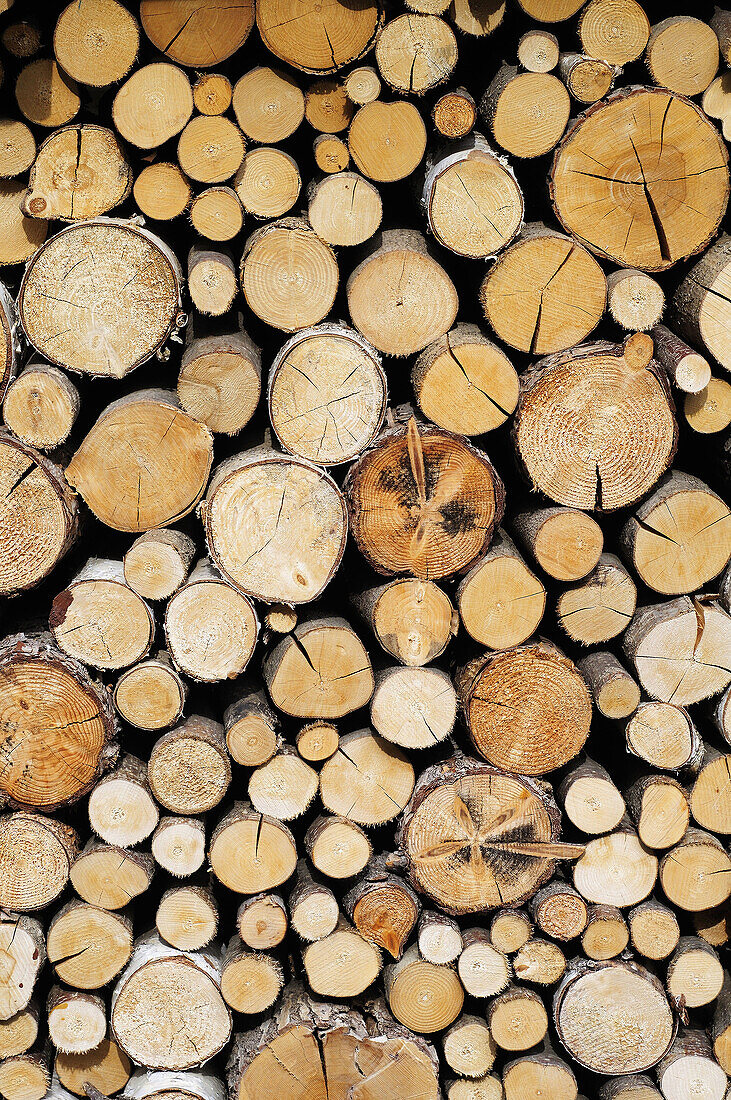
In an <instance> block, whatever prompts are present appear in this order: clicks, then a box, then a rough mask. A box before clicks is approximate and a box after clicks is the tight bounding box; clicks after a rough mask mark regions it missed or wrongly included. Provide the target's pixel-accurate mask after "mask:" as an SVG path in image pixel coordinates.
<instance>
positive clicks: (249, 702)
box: [223, 683, 281, 768]
mask: <svg viewBox="0 0 731 1100" xmlns="http://www.w3.org/2000/svg"><path fill="white" fill-rule="evenodd" d="M223 724H224V728H225V730H226V747H227V749H228V751H229V752H230V754H231V756H232V757H233V759H234V760H235V761H236V763H237V764H244V765H245V766H246V767H249V768H253V767H256V766H257V765H259V764H266V762H267V760H271V758H272V756H274V753H275V752H276V751H277V749H278V748H279V745H280V743H281V738H280V736H279V718H278V716H277V714H276V713H275V711H273V710H272V708H271V707H270V705H269V703H268V701H267V698H266V694H265V692H264V691H254V690H253V688H252V685H251V684H250V683H249V684H247V685H245V686H243V690H241V691H240V692H239V693H237V696H236V698H235V699H234V700H233V701H232V702H231V704H230V705H229V706H228V707H227V709H226V711H225V712H224V715H223Z"/></svg>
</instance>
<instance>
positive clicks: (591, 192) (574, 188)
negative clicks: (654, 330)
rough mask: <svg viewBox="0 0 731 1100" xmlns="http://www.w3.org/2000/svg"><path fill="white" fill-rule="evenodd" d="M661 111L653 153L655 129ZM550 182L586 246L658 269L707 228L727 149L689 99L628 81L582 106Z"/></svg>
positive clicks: (722, 192) (685, 252)
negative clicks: (676, 183) (678, 191)
mask: <svg viewBox="0 0 731 1100" xmlns="http://www.w3.org/2000/svg"><path fill="white" fill-rule="evenodd" d="M706 29H707V28H706ZM668 114H670V115H671V121H670V123H668V122H667V117H668ZM663 117H664V118H665V119H666V125H665V128H664V130H663V135H664V141H663V150H662V154H661V155H660V156H659V158H658V154H657V151H656V149H655V140H656V139H655V134H656V132H657V131H658V130H659V127H660V124H661V122H662V119H663ZM617 135H619V136H617ZM597 161H599V163H600V164H603V165H604V166H605V167H604V168H602V172H601V173H599V174H597V173H594V172H593V170H592V169H591V164H594V165H596V162H597ZM587 163H588V164H589V167H587ZM681 164H682V167H681V168H679V167H678V165H681ZM698 173H700V175H698ZM577 176H579V177H583V181H582V182H579V181H578V180H577ZM668 177H670V178H673V179H674V178H676V177H677V178H678V179H680V180H681V181H682V184H683V186H684V188H685V195H686V199H687V201H688V202H689V203H690V204H691V207H692V209H691V210H690V211H687V210H685V208H681V207H678V206H676V204H675V201H674V199H672V197H671V196H670V193H669V192H668V191H667V190H665V189H664V188H663V186H662V180H663V179H665V178H668ZM633 185H636V186H633ZM550 186H551V198H552V201H553V207H554V210H555V212H556V216H557V217H558V219H559V221H560V222H561V223H562V225H563V226H564V227H565V228H566V230H567V231H568V232H569V233H572V234H573V235H574V236H576V237H578V238H579V240H580V241H583V242H584V243H585V244H587V245H588V246H589V247H590V248H591V249H593V251H594V252H597V253H598V254H599V255H601V256H606V257H607V258H608V259H610V260H614V261H615V262H616V263H619V264H623V265H626V266H628V267H639V268H640V269H641V270H643V271H663V270H665V269H666V268H668V267H670V265H671V264H673V263H675V262H676V261H677V260H680V259H685V258H687V257H688V256H692V255H693V254H694V253H695V252H699V251H700V250H701V249H702V248H704V247H705V246H706V245H707V244H708V242H709V241H710V240H711V239H712V238H713V236H714V235H715V233H716V230H717V229H718V225H719V214H720V212H721V211H722V210H723V209H725V207H726V203H727V201H728V191H729V176H728V164H727V157H726V150H725V148H723V146H722V142H721V138H720V136H719V134H718V133H717V131H716V130H715V128H714V127H713V126H712V124H711V123H710V122H709V121H708V119H707V118H706V116H705V114H703V112H702V111H701V110H700V108H699V107H697V106H696V105H695V104H694V103H691V102H688V101H687V100H685V99H681V98H679V97H677V96H675V95H673V94H672V93H671V92H668V91H665V90H663V89H659V88H658V89H654V88H642V87H631V88H627V89H623V90H622V91H621V92H617V93H616V94H615V95H614V96H611V97H610V98H609V99H608V100H607V101H606V102H600V103H598V104H595V105H594V106H592V107H590V108H589V109H588V110H587V111H585V112H584V114H583V115H580V116H579V118H578V119H577V120H576V121H575V122H574V124H573V125H572V126H571V127H570V128H569V130H568V132H567V134H566V136H565V138H564V139H563V141H562V142H561V144H560V145H559V147H558V149H557V151H556V156H555V158H554V163H553V172H552V174H551V183H550ZM620 192H621V195H622V198H621V200H620V201H619V202H617V201H616V199H615V195H617V194H619V193H620ZM609 214H611V215H612V216H611V217H609V216H608V215H609Z"/></svg>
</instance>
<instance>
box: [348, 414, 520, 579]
mask: <svg viewBox="0 0 731 1100" xmlns="http://www.w3.org/2000/svg"><path fill="white" fill-rule="evenodd" d="M405 412H406V415H408V414H409V412H410V410H409V409H408V408H406V410H405ZM344 492H345V494H346V496H347V498H348V505H349V513H350V526H351V531H352V533H353V537H354V538H355V541H356V543H357V544H358V547H359V549H360V551H361V553H362V554H363V555H364V557H365V558H366V559H367V560H368V561H369V562H370V564H371V565H373V566H374V568H375V569H376V570H377V571H378V572H379V573H386V574H388V573H405V572H408V573H412V574H413V575H415V576H417V577H420V578H425V579H434V580H438V579H439V578H441V577H448V576H451V575H452V574H454V573H457V572H460V571H462V570H465V569H467V568H469V567H470V566H471V565H473V564H475V563H476V562H477V561H478V560H479V559H480V557H481V556H482V555H483V554H484V553H485V551H486V550H487V547H488V546H489V544H490V539H491V537H492V532H493V529H494V527H495V526H496V525H497V524H498V523H499V522H500V519H501V517H502V513H503V504H504V489H503V485H502V482H501V481H500V479H499V477H498V476H497V474H496V473H495V470H494V468H493V466H492V464H491V462H490V460H489V459H488V457H487V455H485V454H483V453H482V452H481V451H478V450H476V449H475V448H474V447H472V446H471V445H470V444H468V443H466V442H465V441H463V440H462V439H460V438H459V437H458V436H454V435H452V434H451V433H449V432H445V431H442V430H441V429H437V428H434V427H430V426H429V425H425V426H423V427H420V426H419V425H418V424H417V421H416V419H415V418H414V417H413V416H411V417H410V419H409V420H408V423H407V424H406V426H405V427H403V426H401V424H400V423H398V422H397V423H396V424H394V425H393V426H390V425H389V426H388V427H387V428H386V430H385V432H384V433H383V434H382V435H381V436H380V437H379V438H378V439H377V440H376V442H375V443H374V444H373V446H372V447H371V448H370V450H369V451H368V452H366V454H365V455H364V456H363V457H362V458H361V459H360V460H359V461H358V462H356V463H355V464H354V465H353V466H352V467H351V469H350V470H349V472H348V476H347V478H346V481H345V485H344Z"/></svg>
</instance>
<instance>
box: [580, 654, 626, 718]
mask: <svg viewBox="0 0 731 1100" xmlns="http://www.w3.org/2000/svg"><path fill="white" fill-rule="evenodd" d="M578 668H579V672H580V673H581V675H582V676H583V677H584V679H585V680H586V682H587V684H588V685H589V688H590V690H591V694H592V696H593V699H594V703H595V704H596V708H597V710H598V711H599V712H600V713H601V714H603V715H604V716H605V718H628V717H629V716H630V715H631V714H634V712H635V711H636V710H637V707H638V705H639V702H640V697H641V692H640V688H639V684H637V682H636V681H635V680H633V679H632V677H631V676H630V674H629V672H627V670H626V669H625V668H624V667H623V666H622V665H621V664H620V663H619V661H618V660H617V658H616V657H615V656H614V654H612V653H609V652H608V651H607V650H600V651H597V652H595V653H590V654H589V655H588V656H587V657H584V659H583V660H582V661H580V662H579V665H578Z"/></svg>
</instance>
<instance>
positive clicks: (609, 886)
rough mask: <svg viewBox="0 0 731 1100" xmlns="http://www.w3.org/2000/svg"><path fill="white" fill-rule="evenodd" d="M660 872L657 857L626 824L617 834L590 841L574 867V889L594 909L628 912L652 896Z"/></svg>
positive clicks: (626, 823)
mask: <svg viewBox="0 0 731 1100" xmlns="http://www.w3.org/2000/svg"><path fill="white" fill-rule="evenodd" d="M657 871H658V863H657V857H656V856H655V855H654V854H653V853H652V852H649V851H648V850H647V848H645V847H644V846H643V845H642V843H641V841H640V839H639V837H638V836H637V834H636V833H635V832H634V830H633V829H632V828H631V826H630V825H629V823H628V822H627V821H625V822H623V823H622V824H621V825H620V827H619V828H618V829H617V830H615V832H612V833H609V834H608V835H607V836H601V837H597V838H596V839H594V840H590V841H589V843H588V844H587V845H586V851H585V852H584V854H583V855H582V856H581V858H580V859H579V861H578V863H577V864H576V865H575V867H574V886H575V887H576V889H577V890H578V891H579V893H580V894H581V895H582V897H584V898H586V900H587V901H590V902H593V903H594V904H595V905H600V904H604V903H606V904H607V905H615V906H616V907H617V908H618V909H625V908H627V907H628V906H630V905H638V904H639V903H640V902H641V901H644V900H645V898H646V897H648V896H649V895H650V893H651V892H652V890H653V888H654V886H655V882H656V881H657Z"/></svg>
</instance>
